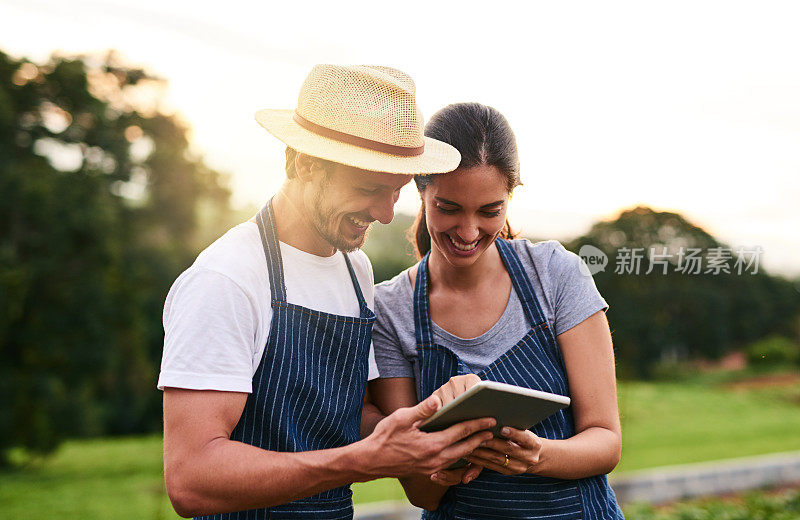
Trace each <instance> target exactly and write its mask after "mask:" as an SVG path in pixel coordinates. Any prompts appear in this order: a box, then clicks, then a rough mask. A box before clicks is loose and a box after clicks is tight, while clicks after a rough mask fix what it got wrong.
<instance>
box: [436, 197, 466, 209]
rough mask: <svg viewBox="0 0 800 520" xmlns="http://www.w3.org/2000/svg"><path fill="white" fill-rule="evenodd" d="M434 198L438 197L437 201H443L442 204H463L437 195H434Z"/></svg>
mask: <svg viewBox="0 0 800 520" xmlns="http://www.w3.org/2000/svg"><path fill="white" fill-rule="evenodd" d="M433 198H434V199H436V202H441V203H442V204H449V205H451V206H459V207H460V206H461V204H458V203H456V202H453V201H452V200H447V199H443V198H441V197H436V196H434V197H433Z"/></svg>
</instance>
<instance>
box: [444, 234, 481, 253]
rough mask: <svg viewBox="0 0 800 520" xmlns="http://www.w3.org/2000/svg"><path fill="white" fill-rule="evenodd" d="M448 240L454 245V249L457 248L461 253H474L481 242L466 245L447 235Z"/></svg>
mask: <svg viewBox="0 0 800 520" xmlns="http://www.w3.org/2000/svg"><path fill="white" fill-rule="evenodd" d="M447 238H449V239H450V243H451V244H453V247H455V248H456V249H458V250H459V251H472V250H473V249H475V247H476V246H477V245H478V242H480V240H476V241H475V242H471V243H469V244H465V243H463V242H456V241H455V240H453V237H451V236H450V235H447Z"/></svg>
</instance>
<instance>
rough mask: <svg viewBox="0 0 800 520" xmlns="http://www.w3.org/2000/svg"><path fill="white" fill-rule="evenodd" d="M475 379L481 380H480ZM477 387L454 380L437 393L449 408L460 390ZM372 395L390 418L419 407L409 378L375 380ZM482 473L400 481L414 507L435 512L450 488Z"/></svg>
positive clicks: (462, 471)
mask: <svg viewBox="0 0 800 520" xmlns="http://www.w3.org/2000/svg"><path fill="white" fill-rule="evenodd" d="M475 379H477V380H479V379H478V378H477V377H475ZM473 384H475V381H472V380H471V379H469V380H467V379H466V378H464V377H460V378H455V382H453V380H452V379H451V380H450V382H448V383H446V384H445V385H444V386H442V388H440V389H439V390H437V392H436V393H437V394H438V395H439V396H440V399H442V401H443V404H446V402H449V401H450V400H452V399H453V397H454V396H453V395H452V394H454V393H455V392H458V393H461V392H459V389H460V388H461V387H462V386H463V387H467V385H469V386H472V385H473ZM455 387H458V388H455ZM461 391H463V389H462V390H461ZM369 393H370V397H371V399H372V402H373V403H374V404H375V405H376V406H377V407H378V408H379V409H380V410H381V412H382V413H384V414H386V415H389V414H391V413H392V412H394V411H395V410H397V409H398V408H406V407H409V406H414V405H416V404H417V394H416V390H415V388H414V380H413V379H412V378H409V377H391V378H385V379H373V380H372V381H370V382H369ZM456 395H457V394H456ZM468 471H469V473H468V474H467V476H466V477H465V473H467V472H468ZM478 473H479V471H476V468H472V471H470V468H469V467H467V468H462V469H458V470H450V471H444V470H443V471H440V472H438V473H436V474H434V476H433V477H431V478H429V477H426V476H422V475H412V476H407V477H401V478H400V479H399V480H400V483H401V484H402V486H403V490H404V491H405V493H406V496H407V497H408V500H409V501H410V502H411V503H412V504H414V505H415V506H417V507H421V508H423V509H427V510H429V511H433V510H435V509H436V508H438V507H439V501H440V500H441V499H442V496H443V495H444V494H445V492H446V491H447V488H448V487H449V486H452V485H454V484H458V483H460V482H461V481H462V479H464V478H466V479H468V480H467V481H469V480H471V479H474V478H475V477H476V476H477V474H478ZM432 479H433V480H432Z"/></svg>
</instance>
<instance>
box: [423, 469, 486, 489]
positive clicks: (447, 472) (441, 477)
mask: <svg viewBox="0 0 800 520" xmlns="http://www.w3.org/2000/svg"><path fill="white" fill-rule="evenodd" d="M482 470H483V466H479V465H478V464H467V465H466V466H464V467H463V468H458V469H443V470H441V471H437V472H436V473H434V474H433V475H431V480H432V481H433V482H436V483H437V484H439V485H440V486H446V487H449V486H455V485H456V484H461V483H462V482H463V483H464V484H469V483H470V482H472V481H473V480H475V478H476V477H477V476H478V475H480V473H481V471H482Z"/></svg>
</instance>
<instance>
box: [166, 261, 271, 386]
mask: <svg viewBox="0 0 800 520" xmlns="http://www.w3.org/2000/svg"><path fill="white" fill-rule="evenodd" d="M257 326H258V315H257V311H256V307H255V305H254V304H253V302H252V301H251V300H250V298H248V296H247V294H246V293H245V292H244V290H243V289H242V288H241V287H239V285H237V284H236V283H235V282H234V281H233V280H231V279H230V278H228V277H227V276H225V275H223V274H221V273H218V272H216V271H212V270H209V269H205V268H202V267H192V268H190V269H189V270H187V271H186V272H184V273H183V274H182V275H181V276H180V277H179V278H178V280H176V281H175V283H174V284H173V286H172V288H171V289H170V292H169V294H168V295H167V300H166V303H165V305H164V354H163V357H162V360H161V373H160V374H159V378H158V388H159V389H162V390H163V389H164V388H165V387H176V388H187V389H192V390H223V391H232V392H251V391H252V373H253V359H254V357H255V337H256V327H257Z"/></svg>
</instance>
